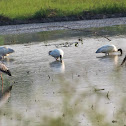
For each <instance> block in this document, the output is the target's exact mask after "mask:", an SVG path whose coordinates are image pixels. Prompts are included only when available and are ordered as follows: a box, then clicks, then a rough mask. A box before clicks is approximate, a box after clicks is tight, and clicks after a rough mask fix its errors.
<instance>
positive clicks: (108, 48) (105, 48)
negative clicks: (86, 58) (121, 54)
mask: <svg viewBox="0 0 126 126" xmlns="http://www.w3.org/2000/svg"><path fill="white" fill-rule="evenodd" d="M113 51H114V47H113V46H110V45H106V46H102V47H101V48H99V49H98V50H97V51H96V53H109V52H113Z"/></svg>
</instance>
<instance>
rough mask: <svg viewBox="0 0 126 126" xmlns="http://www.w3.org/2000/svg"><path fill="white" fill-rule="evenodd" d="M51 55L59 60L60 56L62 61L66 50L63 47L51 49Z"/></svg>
mask: <svg viewBox="0 0 126 126" xmlns="http://www.w3.org/2000/svg"><path fill="white" fill-rule="evenodd" d="M49 55H51V56H52V57H54V58H55V59H56V60H58V58H60V61H62V59H63V55H64V52H63V50H62V49H54V50H52V51H49Z"/></svg>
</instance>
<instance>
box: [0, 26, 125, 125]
mask: <svg viewBox="0 0 126 126" xmlns="http://www.w3.org/2000/svg"><path fill="white" fill-rule="evenodd" d="M95 32H97V33H98V35H97V34H95ZM125 33H126V32H125V26H116V27H115V26H113V27H105V28H92V29H88V30H87V29H86V30H83V32H82V31H74V30H68V31H67V30H65V31H53V32H39V33H29V34H19V35H17V34H13V35H2V36H0V38H1V45H3V44H6V45H7V47H11V48H13V49H14V50H15V53H13V54H11V55H10V56H9V57H7V58H5V59H4V60H3V62H4V63H5V64H6V65H7V66H8V67H9V68H10V70H11V72H12V75H13V76H12V77H8V76H7V75H4V74H3V78H4V92H3V93H2V92H1V99H0V126H8V125H13V126H17V125H18V126H19V125H20V126H40V125H41V126H50V125H51V126H98V125H100V126H102V125H104V126H111V125H116V126H119V125H126V115H125V104H126V95H125V94H126V84H125V82H126V77H125V75H126V67H125V65H124V66H120V64H121V62H122V60H123V58H124V56H125V54H126V49H125V47H126V38H125V37H126V36H125ZM105 36H107V37H108V38H109V39H111V41H108V40H107V39H106V38H104V37H105ZM78 38H82V39H83V43H82V42H80V41H78ZM75 42H79V44H78V45H77V46H75ZM70 43H71V44H70ZM105 44H114V45H116V46H117V47H118V48H122V49H123V50H124V53H123V55H122V56H120V55H119V53H114V54H112V55H110V56H104V54H96V53H95V51H96V50H97V49H98V48H99V47H101V46H102V45H105ZM56 47H58V48H61V49H63V51H64V53H65V55H64V58H63V62H62V63H61V62H58V61H55V59H54V58H53V57H50V56H49V55H48V51H50V50H52V49H55V48H56ZM11 85H13V86H12V89H11V88H10V89H11V90H7V89H8V88H9V87H10V86H11Z"/></svg>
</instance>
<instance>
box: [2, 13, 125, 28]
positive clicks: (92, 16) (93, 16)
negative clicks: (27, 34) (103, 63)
mask: <svg viewBox="0 0 126 126" xmlns="http://www.w3.org/2000/svg"><path fill="white" fill-rule="evenodd" d="M118 17H126V14H125V13H115V14H94V13H93V12H88V11H85V12H83V14H82V15H72V16H63V17H45V18H43V17H39V18H29V19H26V20H20V19H9V18H8V17H4V16H0V26H3V25H17V24H29V23H49V22H61V21H80V20H92V19H106V18H118Z"/></svg>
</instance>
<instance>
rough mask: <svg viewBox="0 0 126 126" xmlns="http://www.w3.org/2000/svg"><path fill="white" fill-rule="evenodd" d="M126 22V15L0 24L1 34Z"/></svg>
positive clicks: (72, 28)
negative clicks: (78, 19)
mask: <svg viewBox="0 0 126 126" xmlns="http://www.w3.org/2000/svg"><path fill="white" fill-rule="evenodd" d="M123 24H126V17H121V18H106V19H94V20H81V21H64V22H50V23H31V24H21V25H7V26H0V34H1V35H2V34H20V33H34V32H41V31H54V30H62V29H66V30H67V29H70V30H76V29H85V28H95V27H106V26H113V25H123Z"/></svg>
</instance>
